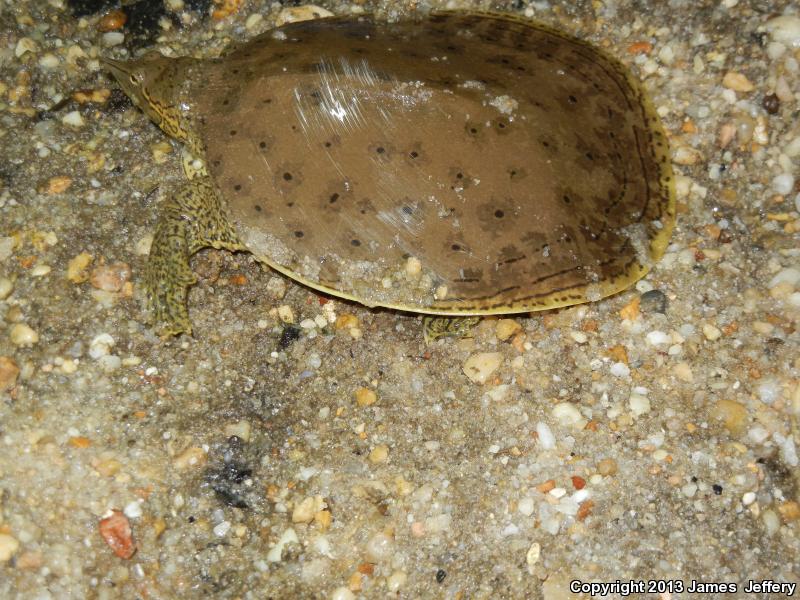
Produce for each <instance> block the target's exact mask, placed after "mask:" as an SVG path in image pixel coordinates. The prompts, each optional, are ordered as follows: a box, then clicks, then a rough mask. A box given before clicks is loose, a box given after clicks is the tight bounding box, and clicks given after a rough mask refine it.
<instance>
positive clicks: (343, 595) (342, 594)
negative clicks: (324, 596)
mask: <svg viewBox="0 0 800 600" xmlns="http://www.w3.org/2000/svg"><path fill="white" fill-rule="evenodd" d="M355 598H356V595H355V594H354V593H353V592H351V591H350V589H349V588H346V587H345V586H341V587H338V588H336V589H335V590H333V593H332V594H331V600H355Z"/></svg>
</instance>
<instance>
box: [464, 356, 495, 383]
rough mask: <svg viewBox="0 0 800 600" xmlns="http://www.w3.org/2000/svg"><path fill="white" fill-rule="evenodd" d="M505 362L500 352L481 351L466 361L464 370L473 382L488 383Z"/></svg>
mask: <svg viewBox="0 0 800 600" xmlns="http://www.w3.org/2000/svg"><path fill="white" fill-rule="evenodd" d="M502 362H503V355H502V354H500V353H499V352H481V353H479V354H473V355H472V356H470V357H469V358H468V359H467V360H466V361H464V366H463V367H462V370H463V371H464V375H466V376H467V377H468V378H469V380H470V381H472V382H473V383H481V384H483V383H486V382H487V381H488V380H489V377H491V376H492V373H494V372H495V371H496V370H497V368H498V367H499V366H500V365H501V364H502Z"/></svg>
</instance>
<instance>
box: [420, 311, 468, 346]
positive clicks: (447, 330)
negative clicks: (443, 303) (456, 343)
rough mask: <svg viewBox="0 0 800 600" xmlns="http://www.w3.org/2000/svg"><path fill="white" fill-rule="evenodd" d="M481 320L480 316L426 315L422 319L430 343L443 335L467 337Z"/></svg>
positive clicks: (426, 340) (423, 331) (424, 333)
mask: <svg viewBox="0 0 800 600" xmlns="http://www.w3.org/2000/svg"><path fill="white" fill-rule="evenodd" d="M480 320H481V318H480V317H435V316H431V315H428V316H425V317H423V319H422V333H423V335H424V336H425V343H426V344H430V343H431V342H434V341H436V340H437V339H439V338H441V337H466V336H467V335H468V334H469V332H470V331H472V328H473V327H475V325H477V324H478V323H479V322H480Z"/></svg>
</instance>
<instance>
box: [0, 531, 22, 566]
mask: <svg viewBox="0 0 800 600" xmlns="http://www.w3.org/2000/svg"><path fill="white" fill-rule="evenodd" d="M17 550H19V542H18V541H17V539H16V538H14V537H12V536H10V535H8V534H7V533H0V563H4V562H8V561H9V560H11V557H12V556H14V555H15V554H16V553H17Z"/></svg>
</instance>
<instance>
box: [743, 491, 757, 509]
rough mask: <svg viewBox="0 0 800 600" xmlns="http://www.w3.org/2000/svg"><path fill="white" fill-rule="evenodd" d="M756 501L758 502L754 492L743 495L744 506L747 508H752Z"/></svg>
mask: <svg viewBox="0 0 800 600" xmlns="http://www.w3.org/2000/svg"><path fill="white" fill-rule="evenodd" d="M755 501H756V495H755V493H754V492H745V493H744V494H743V495H742V504H744V505H745V506H750V505H751V504H752V503H753V502H755Z"/></svg>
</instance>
